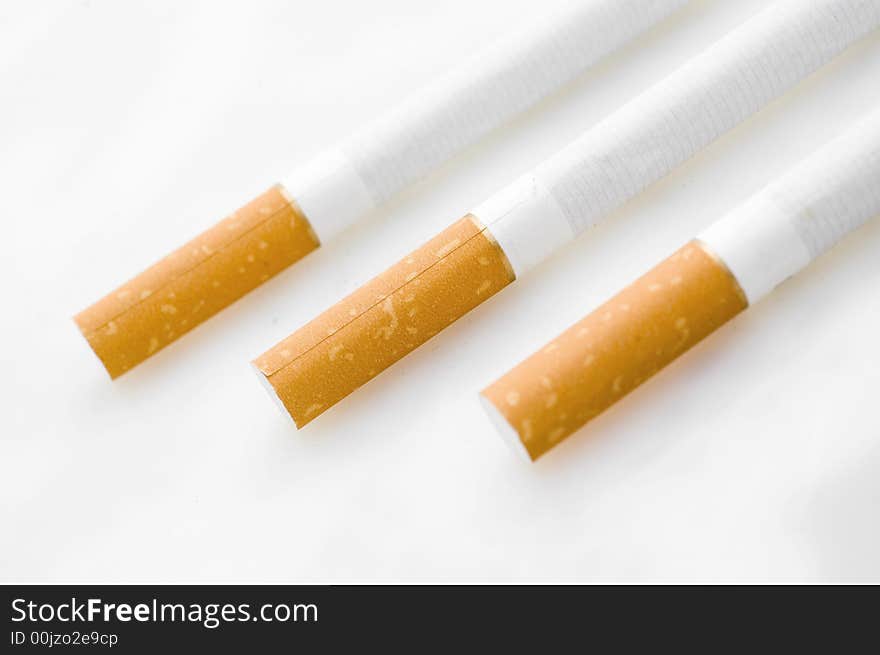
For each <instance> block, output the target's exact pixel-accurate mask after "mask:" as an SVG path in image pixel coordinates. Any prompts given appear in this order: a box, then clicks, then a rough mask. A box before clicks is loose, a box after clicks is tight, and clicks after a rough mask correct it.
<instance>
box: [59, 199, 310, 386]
mask: <svg viewBox="0 0 880 655" xmlns="http://www.w3.org/2000/svg"><path fill="white" fill-rule="evenodd" d="M317 247H318V239H317V237H316V236H315V234H314V232H313V231H312V228H311V226H310V225H309V223H308V221H306V219H305V217H304V216H303V215H302V212H301V211H300V210H299V208H298V207H297V205H296V203H295V202H293V201H292V200H291V199H289V198H288V197H287V196H286V194H285V192H284V189H283V188H282V187H280V186H275V187H272V188H271V189H269V190H268V191H266V192H265V193H263V194H262V195H260V196H258V197H257V198H255V199H254V200H253V201H251V202H250V203H248V204H247V205H245V206H244V207H242V208H241V209H239V210H238V211H236V212H234V213H233V214H231V215H230V216H228V217H227V218H225V219H223V220H222V221H220V222H219V223H217V225H215V226H214V227H212V228H211V229H210V230H208V231H207V232H203V233H202V234H200V235H199V236H198V237H196V238H195V239H193V240H192V241H190V242H189V243H187V244H186V245H184V246H183V247H181V248H179V249H178V250H176V251H174V252H173V253H171V254H170V255H168V256H167V257H165V259H162V260H161V261H159V262H158V263H156V264H154V265H153V266H151V267H150V268H148V269H147V270H146V271H144V272H143V273H141V274H140V275H138V276H137V277H136V278H134V279H133V280H130V281H129V282H127V283H126V284H124V285H122V286H121V287H119V288H118V289H116V291H114V292H113V293H111V294H109V295H108V296H105V297H104V298H103V299H102V300H99V301H98V302H97V303H95V304H94V305H92V306H91V307H89V308H88V309H86V310H85V311H84V312H82V313H80V314H78V315H77V316H76V318H75V320H76V323H77V325H78V326H79V329H80V330H81V331H82V333H83V335H84V336H85V337H86V339H87V340H88V342H89V345H90V346H91V347H92V350H94V351H95V354H96V355H97V356H98V358H99V359H100V360H101V362H102V363H103V364H104V367H105V368H106V369H107V372H108V373H109V374H110V377H111V378H116V377H118V376H120V375H122V374H123V373H125V372H126V371H127V370H129V369H130V368H132V367H133V366H136V365H137V364H139V363H141V362H142V361H144V360H145V359H146V358H147V357H149V356H150V355H152V354H153V353H154V352H157V351H158V350H160V349H162V348H164V347H165V346H167V345H168V344H169V343H171V342H172V341H174V340H175V339H177V338H178V337H179V336H181V335H182V334H185V333H186V332H189V331H190V330H191V329H193V328H194V327H195V326H197V325H198V324H199V323H201V322H202V321H204V320H206V319H207V318H209V317H211V316H213V315H214V314H216V313H217V312H219V311H220V310H221V309H223V308H224V307H226V306H227V305H230V304H231V303H233V302H234V301H235V300H237V299H238V298H240V297H241V296H243V295H244V294H246V293H247V292H248V291H250V290H251V289H254V288H255V287H257V286H259V285H260V284H262V283H263V282H265V281H266V280H268V279H269V278H270V277H272V276H273V275H275V274H276V273H278V272H279V271H281V270H283V269H285V268H286V267H287V266H289V265H290V264H292V263H293V262H295V261H297V260H298V259H300V258H302V257H304V256H305V255H307V254H308V253H310V252H311V251H312V250H314V249H315V248H317Z"/></svg>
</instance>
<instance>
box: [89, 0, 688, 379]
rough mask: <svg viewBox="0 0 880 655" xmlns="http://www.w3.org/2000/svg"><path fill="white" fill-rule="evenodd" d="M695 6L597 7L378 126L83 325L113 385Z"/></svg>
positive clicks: (505, 48)
mask: <svg viewBox="0 0 880 655" xmlns="http://www.w3.org/2000/svg"><path fill="white" fill-rule="evenodd" d="M685 3H686V0H590V1H587V2H579V3H577V4H575V5H573V6H572V7H571V8H570V9H569V10H567V11H563V12H560V13H557V14H555V15H554V16H553V17H550V18H548V19H546V20H544V21H543V22H539V24H537V25H535V24H532V25H529V26H528V27H527V28H525V29H522V30H520V31H518V32H515V33H513V34H511V35H509V36H508V37H507V38H506V39H503V40H501V41H500V42H498V43H497V44H495V45H494V46H492V47H490V48H488V49H487V50H485V51H483V52H480V53H479V54H478V55H477V56H475V57H472V58H471V59H470V60H469V61H467V62H465V64H463V65H462V66H460V67H459V68H458V69H457V70H454V71H452V72H451V73H450V74H448V75H447V76H445V77H443V78H442V79H440V80H438V81H437V82H436V83H434V84H432V85H430V86H429V87H427V88H426V89H424V90H423V91H422V92H420V93H418V94H416V95H415V96H414V97H412V98H410V99H409V100H407V101H405V102H404V103H402V104H401V105H400V106H398V107H396V108H395V109H394V110H392V111H391V112H389V113H388V114H387V115H385V116H382V117H380V118H379V119H378V120H376V121H374V122H372V123H370V124H368V125H367V126H366V127H364V128H363V129H361V130H360V131H359V132H357V133H355V134H354V135H353V136H351V137H349V138H348V139H346V140H343V141H342V142H341V143H340V144H338V145H337V146H335V147H332V148H330V149H328V150H327V151H325V152H324V153H322V154H320V155H318V156H317V157H316V158H315V159H313V160H312V161H310V162H308V163H307V164H306V165H304V166H302V167H301V168H299V169H297V170H295V171H294V172H293V173H291V174H289V175H287V176H284V177H283V178H281V180H280V182H279V183H278V184H277V185H275V186H273V187H272V188H271V189H270V190H269V191H267V192H266V193H264V194H262V195H260V196H258V197H257V198H256V199H255V200H253V201H252V202H251V203H249V204H248V205H246V206H245V207H243V208H242V209H240V210H238V211H237V212H236V213H234V214H233V215H232V216H230V217H229V218H227V219H225V220H223V221H221V222H220V223H219V224H217V225H215V226H214V227H212V228H210V229H208V230H207V231H206V232H204V233H202V234H201V235H200V236H198V237H196V238H195V239H194V240H192V241H191V242H189V243H188V244H186V245H185V246H183V247H182V248H180V249H178V250H177V251H175V252H174V253H172V254H171V255H169V256H168V257H166V258H165V259H163V260H161V261H160V262H158V263H157V264H155V265H154V266H152V267H150V268H149V269H147V270H146V271H144V272H143V273H141V274H140V275H138V276H137V277H135V278H134V279H132V280H130V281H129V282H127V283H125V284H124V285H122V286H121V287H119V288H117V289H116V290H115V291H113V292H111V293H110V294H108V295H107V296H106V297H104V298H103V299H101V300H100V301H98V302H97V303H95V304H94V305H92V306H91V307H89V308H88V309H86V310H85V311H83V312H82V313H80V314H79V315H77V316H76V317H75V322H76V323H77V325H78V326H79V328H80V330H81V332H82V333H83V335H84V336H85V337H86V339H87V341H88V342H89V344H90V345H91V347H92V349H93V350H94V351H95V354H96V355H97V356H98V358H99V359H100V360H101V362H102V363H103V364H104V366H105V368H106V369H107V372H108V373H109V374H110V376H111V378H116V377H118V376H119V375H122V374H123V373H125V372H126V371H128V370H130V369H131V368H133V367H134V366H136V365H137V364H139V363H141V362H143V361H144V360H146V359H147V358H149V357H150V356H151V355H153V354H155V353H156V352H158V351H159V350H161V349H162V348H164V347H165V346H167V345H169V344H170V343H172V342H174V341H175V340H176V339H178V338H180V337H181V336H182V335H183V334H185V333H187V332H189V331H190V330H192V329H193V328H194V327H196V326H197V325H199V324H200V323H202V322H203V321H205V320H206V319H208V318H209V317H210V316H213V315H214V314H216V313H218V312H219V311H220V310H222V309H223V308H225V307H227V306H228V305H230V304H232V303H233V302H235V301H236V300H238V299H239V298H241V297H242V296H244V295H245V294H247V293H248V292H249V291H251V290H252V289H254V288H256V287H257V286H259V285H260V284H262V283H263V282H265V281H266V280H268V279H269V278H271V277H272V276H274V275H275V274H277V273H278V272H280V271H281V270H283V269H285V268H287V267H288V266H291V265H292V264H294V263H296V262H297V261H299V260H300V259H302V258H303V257H305V256H306V255H307V254H308V253H310V252H311V251H313V250H315V249H316V248H318V247H319V246H320V245H322V244H326V243H328V242H329V241H331V240H332V239H333V238H334V237H335V236H336V235H338V234H339V233H340V232H342V231H343V230H345V229H346V228H348V227H349V226H350V225H352V224H353V223H356V222H357V221H358V220H360V219H361V218H363V217H365V216H366V215H368V214H369V213H371V212H372V211H373V210H374V209H376V208H377V207H379V206H380V205H381V204H382V203H384V202H385V201H387V200H389V199H390V198H391V197H393V196H394V195H396V194H397V193H398V192H400V191H401V190H403V189H404V188H405V187H407V186H409V185H410V184H412V183H414V182H416V181H418V180H419V179H421V178H423V177H425V176H426V175H427V174H428V173H430V172H431V171H432V170H434V169H435V168H437V167H438V166H440V165H441V164H442V163H443V162H445V161H447V160H448V159H450V158H451V157H453V156H454V155H456V154H457V153H459V152H460V151H462V150H463V149H465V148H467V147H468V146H470V145H472V144H473V143H475V142H477V141H478V140H479V139H481V138H483V137H484V136H486V135H487V134H489V133H490V132H491V131H493V130H495V129H496V128H498V127H499V126H501V125H503V124H505V123H507V122H508V121H509V120H511V119H512V118H513V117H515V116H516V115H518V114H520V113H522V112H524V111H525V110H527V109H529V108H530V107H532V106H534V105H535V104H536V103H537V102H539V101H540V100H541V99H543V98H544V97H546V96H547V95H549V94H551V93H553V92H554V91H556V90H558V89H559V88H561V87H562V86H564V85H565V84H567V83H568V82H570V81H571V80H573V79H574V78H575V77H577V76H578V75H579V74H581V73H582V72H583V71H584V70H586V69H587V68H589V67H590V66H592V65H593V64H595V63H596V62H598V61H599V60H601V59H603V58H604V57H605V56H606V55H608V54H609V53H611V52H613V51H615V50H617V49H618V48H620V47H621V46H622V45H624V44H625V43H627V42H629V41H631V40H633V39H634V38H636V37H637V36H638V35H639V34H642V33H643V32H645V31H646V30H648V29H649V28H651V27H652V26H654V25H655V24H657V23H658V22H660V21H661V20H663V19H664V18H666V17H667V16H668V15H670V14H671V13H672V12H673V11H675V10H677V9H678V8H680V7H681V6H683V5H684V4H685Z"/></svg>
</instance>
